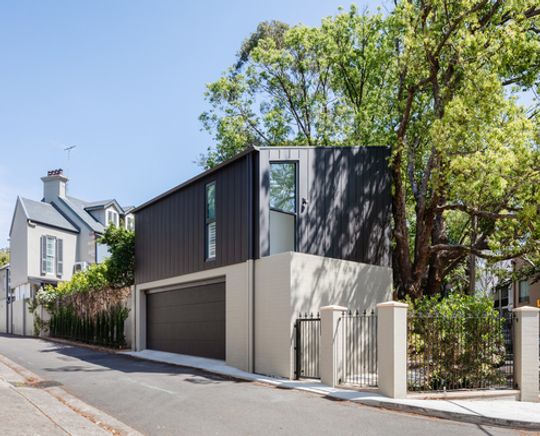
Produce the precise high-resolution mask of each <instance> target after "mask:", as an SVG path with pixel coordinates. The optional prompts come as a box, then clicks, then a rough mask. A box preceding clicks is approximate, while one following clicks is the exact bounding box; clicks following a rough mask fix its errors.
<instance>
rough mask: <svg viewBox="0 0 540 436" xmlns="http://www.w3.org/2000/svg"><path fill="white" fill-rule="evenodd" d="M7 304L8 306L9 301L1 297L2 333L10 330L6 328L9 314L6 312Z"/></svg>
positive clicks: (0, 322)
mask: <svg viewBox="0 0 540 436" xmlns="http://www.w3.org/2000/svg"><path fill="white" fill-rule="evenodd" d="M6 306H7V301H6V300H1V299H0V333H7V332H8V331H7V329H6V328H7V323H6V316H8V315H7V312H6Z"/></svg>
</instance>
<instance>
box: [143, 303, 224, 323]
mask: <svg viewBox="0 0 540 436" xmlns="http://www.w3.org/2000/svg"><path fill="white" fill-rule="evenodd" d="M224 303H225V302H224V301H220V302H213V303H203V304H189V305H186V306H178V305H177V306H170V307H150V308H149V309H148V316H149V317H151V318H152V319H153V320H154V323H155V324H162V323H176V322H183V323H186V322H197V321H200V319H201V312H204V319H206V320H211V321H225V312H224V310H223V307H224Z"/></svg>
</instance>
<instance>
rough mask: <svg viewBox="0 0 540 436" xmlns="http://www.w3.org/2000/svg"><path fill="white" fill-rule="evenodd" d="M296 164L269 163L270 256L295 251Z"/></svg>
mask: <svg viewBox="0 0 540 436" xmlns="http://www.w3.org/2000/svg"><path fill="white" fill-rule="evenodd" d="M296 191H297V190H296V163H294V162H272V163H270V254H271V255H272V254H277V253H284V252H287V251H294V250H295V249H296V207H297V199H296V197H297V194H296Z"/></svg>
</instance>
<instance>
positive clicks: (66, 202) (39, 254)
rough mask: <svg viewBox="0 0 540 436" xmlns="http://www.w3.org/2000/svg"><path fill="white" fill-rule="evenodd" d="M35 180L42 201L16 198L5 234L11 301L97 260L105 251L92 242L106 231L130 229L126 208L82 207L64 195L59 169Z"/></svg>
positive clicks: (92, 204) (106, 203)
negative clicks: (40, 187) (111, 227)
mask: <svg viewBox="0 0 540 436" xmlns="http://www.w3.org/2000/svg"><path fill="white" fill-rule="evenodd" d="M41 180H42V181H43V198H42V199H41V200H40V201H35V200H29V199H27V198H22V197H18V198H17V202H16V205H15V211H14V213H13V219H12V222H11V228H10V232H9V237H10V251H11V261H10V269H11V274H10V275H11V285H10V286H11V288H12V289H13V293H14V298H15V300H17V301H18V300H22V299H28V298H32V297H34V295H35V293H36V291H37V290H38V289H39V288H40V287H42V286H43V285H45V284H53V285H54V284H56V283H58V282H60V281H66V280H69V279H71V277H72V275H73V273H75V272H77V271H81V270H84V269H85V268H86V267H87V266H88V265H90V264H93V263H96V262H100V261H102V260H103V259H104V257H106V256H107V247H106V246H104V245H102V244H100V243H99V242H98V238H99V237H100V236H101V235H102V234H103V232H104V231H105V228H106V227H107V226H109V225H111V224H113V225H116V226H118V225H125V226H126V227H128V228H133V226H134V221H133V220H134V217H133V214H132V213H131V212H130V210H131V209H132V208H131V207H130V208H123V207H121V206H120V204H119V203H118V202H117V201H116V200H105V201H94V202H88V201H83V200H80V199H77V198H74V197H72V196H70V195H68V178H67V177H66V176H64V174H63V173H62V170H54V171H49V172H48V174H47V176H45V177H42V178H41Z"/></svg>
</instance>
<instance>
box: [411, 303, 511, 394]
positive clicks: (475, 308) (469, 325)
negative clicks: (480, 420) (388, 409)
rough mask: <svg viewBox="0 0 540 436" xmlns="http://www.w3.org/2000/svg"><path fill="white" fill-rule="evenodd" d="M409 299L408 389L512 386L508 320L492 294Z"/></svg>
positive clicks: (428, 389)
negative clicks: (492, 299)
mask: <svg viewBox="0 0 540 436" xmlns="http://www.w3.org/2000/svg"><path fill="white" fill-rule="evenodd" d="M407 302H408V303H409V307H410V312H409V320H408V348H409V349H408V355H409V356H408V360H409V364H408V385H409V389H410V390H423V391H430V390H457V389H484V388H511V387H512V385H513V366H512V364H513V362H512V358H511V356H510V355H509V353H508V350H506V347H505V345H506V344H505V336H504V334H503V328H504V327H505V324H506V320H504V319H502V318H500V316H499V314H498V312H497V311H496V310H494V309H493V302H492V301H491V300H490V299H489V298H485V297H480V298H479V297H473V296H467V295H461V294H451V295H450V296H448V297H446V298H442V299H440V298H437V297H432V298H429V297H428V298H423V299H421V300H417V301H412V300H408V301H407ZM506 325H508V324H506Z"/></svg>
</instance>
